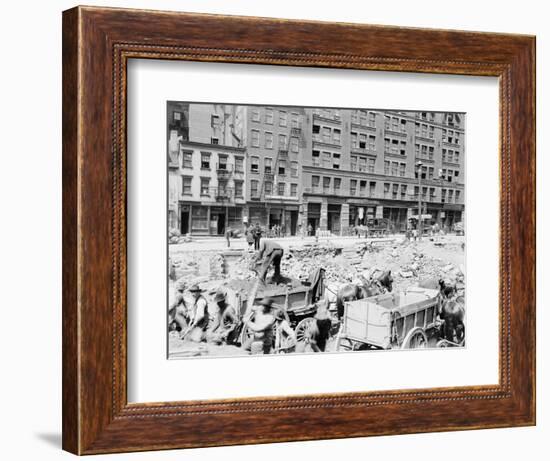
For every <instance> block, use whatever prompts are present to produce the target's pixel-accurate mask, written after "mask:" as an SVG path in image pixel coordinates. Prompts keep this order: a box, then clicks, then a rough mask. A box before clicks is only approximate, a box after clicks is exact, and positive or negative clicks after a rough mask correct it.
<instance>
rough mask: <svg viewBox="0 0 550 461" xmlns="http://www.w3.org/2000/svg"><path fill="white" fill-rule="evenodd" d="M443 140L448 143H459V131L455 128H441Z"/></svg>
mask: <svg viewBox="0 0 550 461" xmlns="http://www.w3.org/2000/svg"><path fill="white" fill-rule="evenodd" d="M442 137H443V142H446V143H449V144H460V133H459V132H458V131H455V130H445V129H444V130H443V134H442Z"/></svg>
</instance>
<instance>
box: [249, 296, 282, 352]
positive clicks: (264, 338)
mask: <svg viewBox="0 0 550 461" xmlns="http://www.w3.org/2000/svg"><path fill="white" fill-rule="evenodd" d="M253 314H254V320H251V316H252V314H251V316H249V317H247V318H245V320H244V324H245V327H246V328H248V329H249V330H251V331H252V336H251V337H250V338H249V339H248V340H247V341H246V342H245V343H244V344H243V349H244V350H247V351H251V352H252V353H253V354H257V353H260V351H261V352H263V353H264V354H269V353H270V352H271V347H272V346H273V325H274V324H275V316H274V315H273V299H271V298H264V299H262V301H260V307H259V308H258V309H256V310H255V312H253Z"/></svg>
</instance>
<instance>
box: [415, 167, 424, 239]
mask: <svg viewBox="0 0 550 461" xmlns="http://www.w3.org/2000/svg"><path fill="white" fill-rule="evenodd" d="M416 168H417V174H418V226H417V227H418V240H422V232H423V230H422V162H417V163H416Z"/></svg>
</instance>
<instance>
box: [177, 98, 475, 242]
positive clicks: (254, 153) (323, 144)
mask: <svg viewBox="0 0 550 461" xmlns="http://www.w3.org/2000/svg"><path fill="white" fill-rule="evenodd" d="M167 126H168V154H169V156H168V157H169V225H170V227H177V228H179V229H180V230H181V231H182V232H183V233H187V232H191V233H193V234H204V235H220V234H223V232H224V231H225V229H226V228H227V227H228V226H230V227H232V228H242V226H243V225H246V224H247V223H250V224H255V223H259V224H260V225H261V226H262V227H264V228H272V227H273V226H275V225H279V226H281V229H282V232H283V233H284V234H285V235H295V234H296V233H297V231H298V226H299V225H302V226H303V227H304V229H305V228H308V227H309V226H311V228H313V229H317V228H320V229H321V230H329V231H331V232H332V233H335V234H346V233H348V232H349V229H350V228H353V227H354V226H357V225H361V224H368V223H369V221H371V220H372V219H376V218H385V219H386V220H388V221H389V222H390V223H391V225H392V226H393V228H394V229H395V231H397V232H399V231H404V230H405V228H406V226H407V222H408V220H409V218H415V217H418V215H419V214H420V215H422V217H423V218H424V220H425V221H426V222H428V223H435V222H437V223H439V224H440V225H441V226H442V227H443V228H450V227H451V226H452V225H453V224H454V223H455V222H458V221H461V220H462V219H463V211H464V115H463V114H457V113H440V112H402V111H380V110H354V109H326V108H297V107H280V106H276V107H271V106H237V105H222V104H186V103H177V102H173V103H172V102H171V103H169V104H168V124H167ZM419 199H420V200H419ZM419 201H420V202H421V210H420V212H419V207H418V204H419Z"/></svg>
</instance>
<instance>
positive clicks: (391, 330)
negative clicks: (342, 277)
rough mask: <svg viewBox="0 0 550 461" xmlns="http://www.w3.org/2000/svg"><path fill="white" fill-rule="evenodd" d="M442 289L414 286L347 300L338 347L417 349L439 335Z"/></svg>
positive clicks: (356, 348)
mask: <svg viewBox="0 0 550 461" xmlns="http://www.w3.org/2000/svg"><path fill="white" fill-rule="evenodd" d="M440 300H441V297H440V295H439V290H432V289H426V288H418V287H411V288H408V289H407V290H405V291H403V292H400V293H395V292H394V293H385V294H381V295H378V296H372V297H370V298H366V299H359V300H356V301H348V302H346V303H345V306H344V309H345V310H344V316H343V319H342V320H343V322H342V325H341V328H340V332H339V334H338V339H337V345H336V348H337V350H341V351H343V350H360V349H395V348H401V349H415V348H422V347H427V345H428V342H429V341H430V340H431V339H432V338H434V337H435V338H436V342H437V338H438V336H439V327H440V324H441V321H440V320H439V316H438V313H439V310H440V302H441V301H440Z"/></svg>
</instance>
